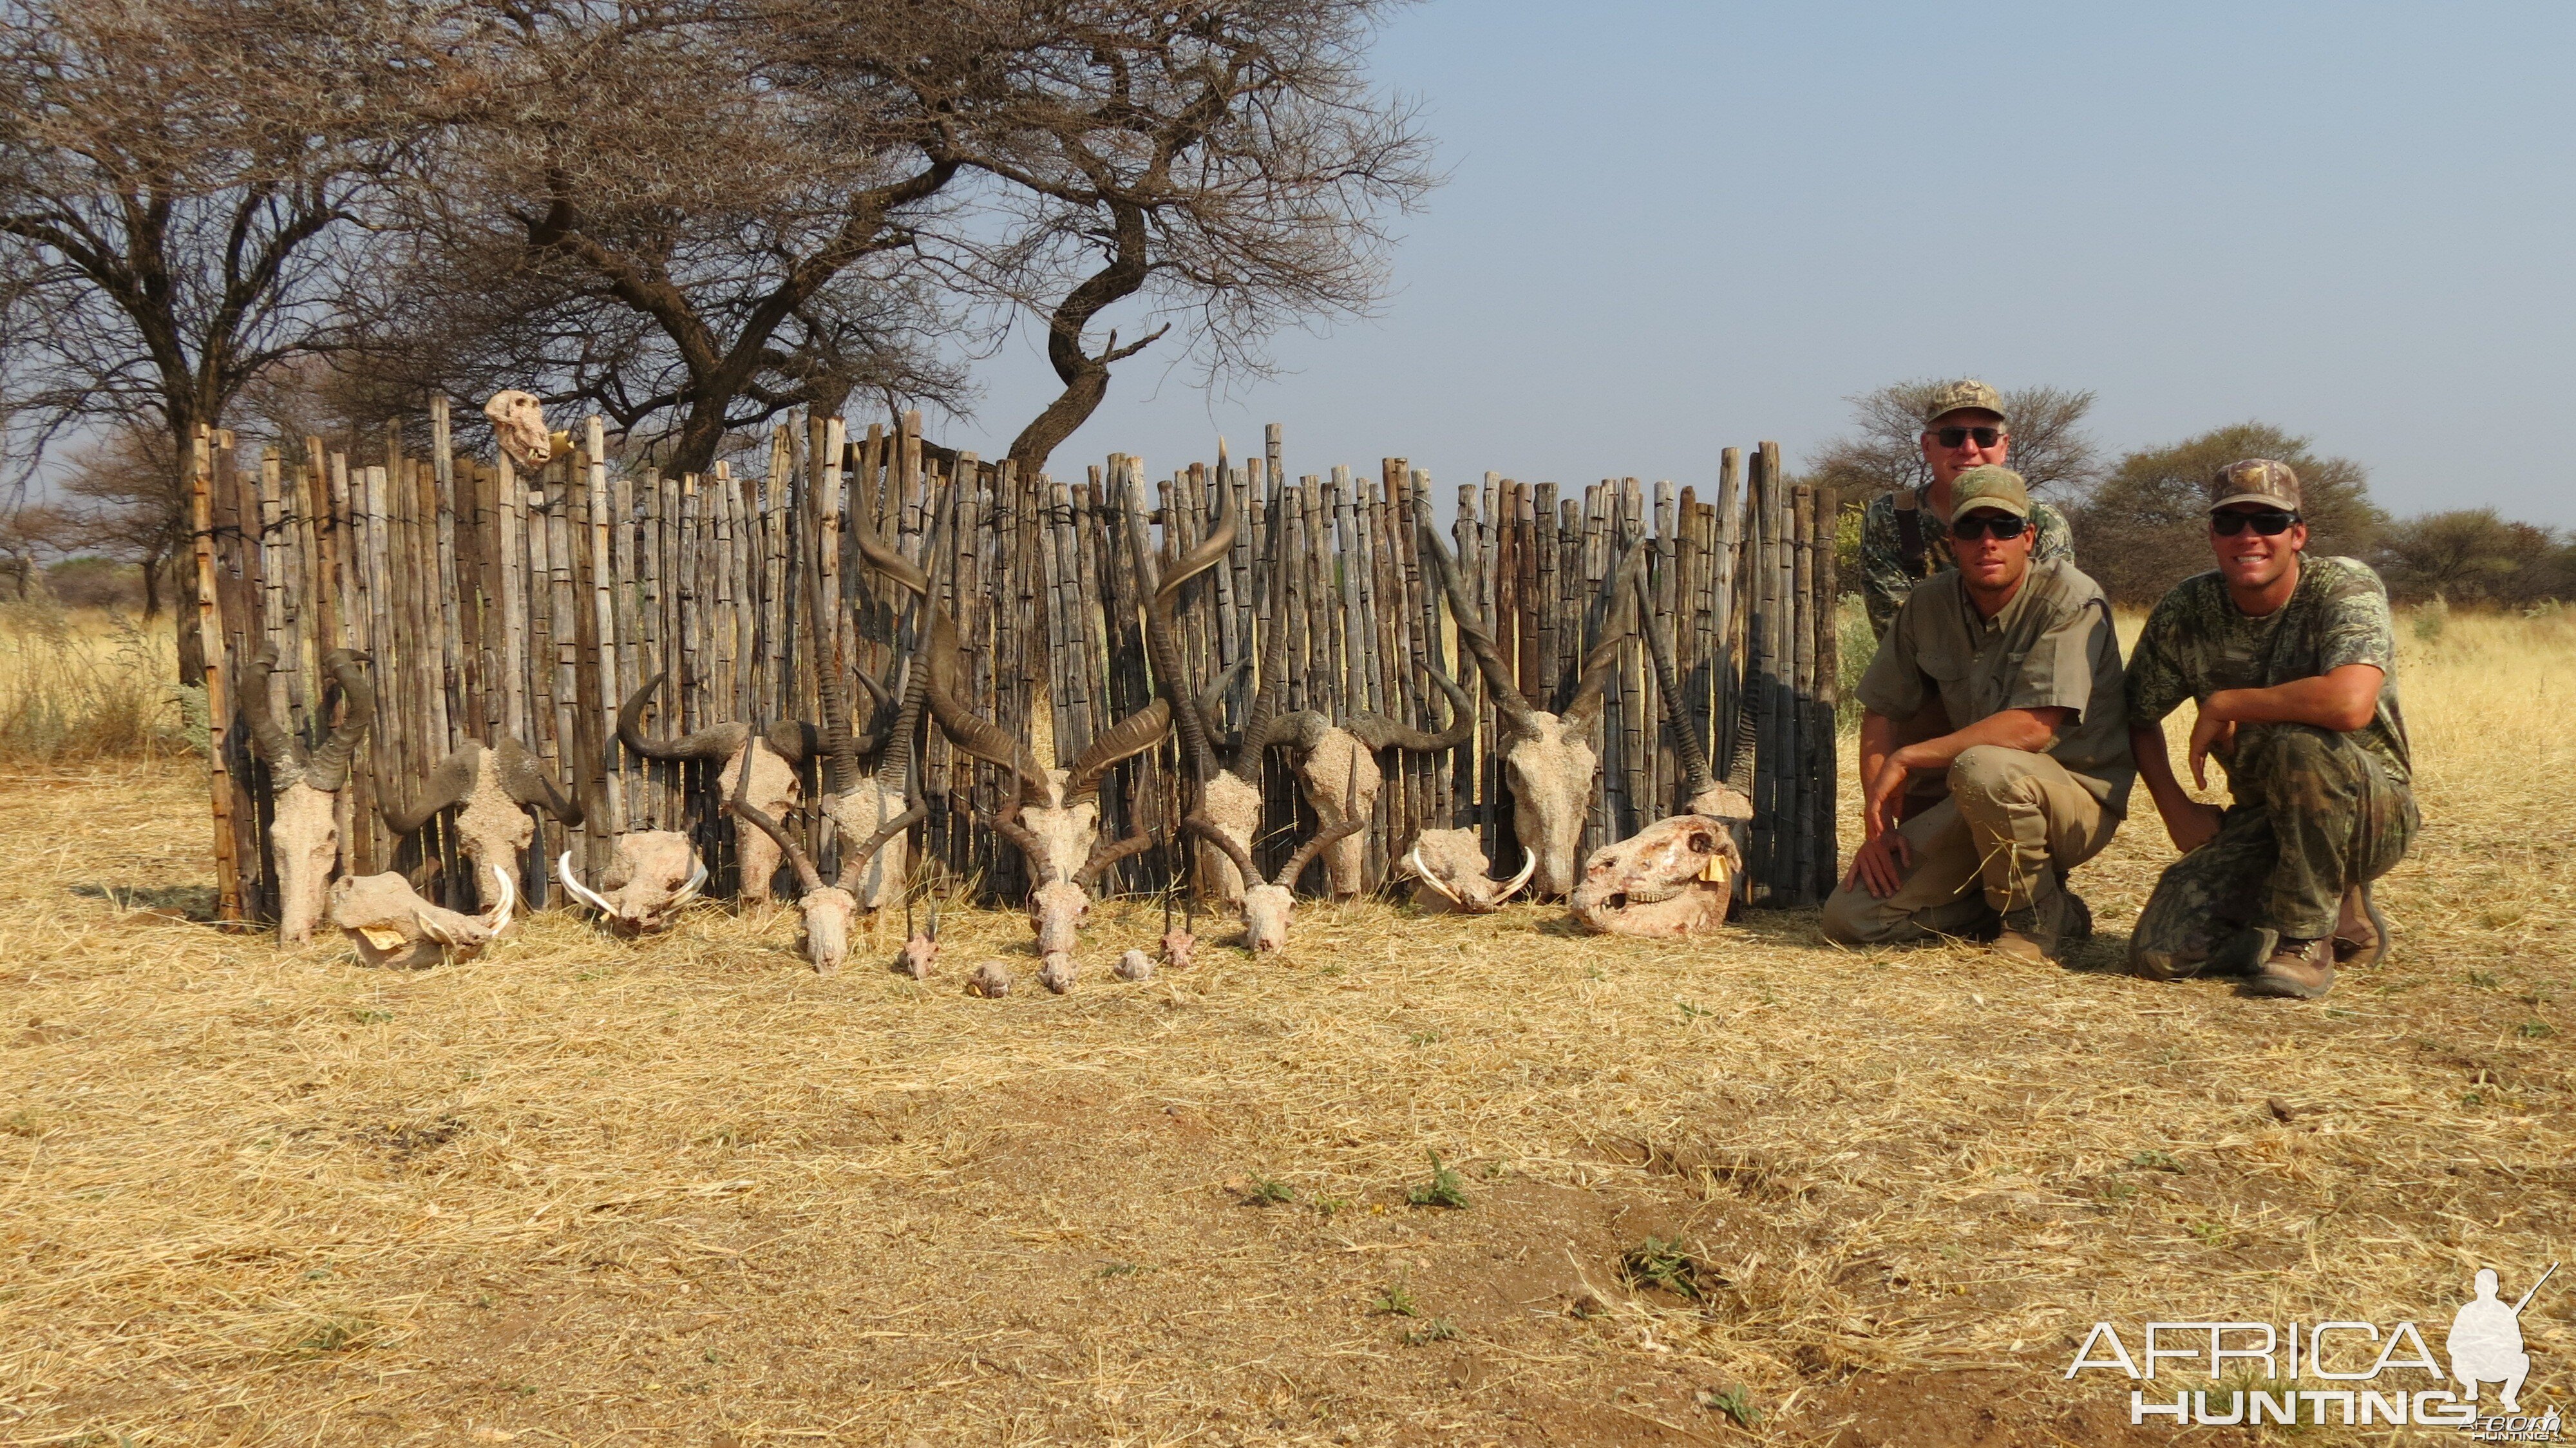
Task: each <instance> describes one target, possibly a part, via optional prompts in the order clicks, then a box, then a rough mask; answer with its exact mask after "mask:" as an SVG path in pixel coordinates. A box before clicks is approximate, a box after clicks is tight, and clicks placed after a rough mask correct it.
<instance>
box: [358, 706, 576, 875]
mask: <svg viewBox="0 0 2576 1448" xmlns="http://www.w3.org/2000/svg"><path fill="white" fill-rule="evenodd" d="M450 806H454V807H456V838H457V843H458V844H459V845H461V846H462V847H463V849H464V851H465V857H466V859H467V860H468V861H470V862H471V863H472V865H473V870H472V871H471V873H472V875H473V877H474V881H475V883H476V885H477V886H478V887H479V886H480V885H482V883H483V880H484V876H485V875H486V874H487V873H490V874H499V873H508V874H511V875H516V874H517V873H518V872H519V869H520V861H521V860H522V859H523V858H524V857H525V856H526V854H527V850H528V843H529V842H530V841H531V840H533V839H535V838H536V834H537V826H536V821H535V820H534V819H533V818H531V816H530V811H533V810H543V811H545V812H546V813H547V814H550V815H553V816H554V817H555V818H556V819H557V820H559V821H561V822H562V823H563V825H564V827H565V828H566V829H573V828H577V827H579V826H580V824H581V820H582V811H581V806H580V805H578V804H575V803H573V802H572V801H571V800H570V799H568V798H566V796H565V793H564V791H563V790H561V789H559V788H557V787H556V785H555V781H554V780H553V778H552V777H550V776H549V775H548V774H547V773H546V770H545V766H544V764H543V763H541V762H540V761H539V760H538V758H537V756H536V755H535V754H533V753H531V752H530V751H529V749H528V747H527V746H526V745H524V744H521V743H520V742H519V741H518V740H516V739H504V740H502V741H501V742H500V743H499V744H496V745H493V746H491V747H490V748H486V747H484V746H483V745H481V744H477V743H472V742H469V743H466V744H465V745H463V746H461V747H459V748H457V749H456V750H455V751H453V752H451V753H450V754H449V755H448V756H447V757H446V758H445V759H442V760H440V761H439V762H438V766H437V767H436V768H435V769H432V770H431V771H430V772H429V780H428V782H427V785H426V786H425V787H424V788H423V789H422V790H421V791H420V792H419V793H418V794H416V795H414V796H413V797H412V798H411V799H410V800H408V801H405V800H401V799H398V798H395V797H394V793H393V791H391V790H387V791H386V795H385V797H384V798H383V799H381V800H379V801H378V803H377V806H376V808H377V812H378V813H379V814H381V815H382V816H383V817H384V821H385V827H386V828H387V829H390V830H392V831H393V832H394V833H395V834H397V835H409V834H414V833H417V832H418V831H419V830H420V828H421V827H422V826H424V825H426V824H428V823H429V822H430V820H431V818H432V817H434V816H436V815H437V813H438V812H439V811H440V810H443V809H447V808H449V807H450ZM486 903H488V902H486Z"/></svg>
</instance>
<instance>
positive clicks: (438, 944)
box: [331, 866, 519, 970]
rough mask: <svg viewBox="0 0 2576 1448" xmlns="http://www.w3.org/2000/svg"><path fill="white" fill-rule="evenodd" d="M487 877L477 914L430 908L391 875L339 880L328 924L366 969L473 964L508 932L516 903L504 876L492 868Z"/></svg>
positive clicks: (333, 890) (403, 881) (333, 889)
mask: <svg viewBox="0 0 2576 1448" xmlns="http://www.w3.org/2000/svg"><path fill="white" fill-rule="evenodd" d="M491 874H492V892H491V897H490V901H489V903H488V904H486V905H485V906H484V908H483V913H482V914H480V915H467V914H463V913H462V912H459V911H455V910H447V909H442V908H441V907H439V906H436V905H432V904H430V903H429V902H428V901H426V900H423V899H422V898H420V896H419V895H418V894H416V893H415V892H414V891H413V890H412V888H411V882H410V881H409V880H406V879H404V878H403V877H402V876H401V875H399V874H396V873H394V872H393V871H391V870H388V871H386V872H385V873H383V874H381V875H343V876H341V877H340V878H339V879H338V880H335V881H333V882H332V884H331V923H332V924H334V925H336V926H338V927H340V929H341V930H343V931H345V932H347V934H348V936H349V939H351V940H352V941H354V942H356V943H357V947H358V955H359V957H360V958H361V959H363V960H365V961H366V963H367V964H369V965H383V966H392V967H394V968H395V969H398V970H410V969H416V968H419V967H423V966H432V965H436V964H438V963H439V962H440V961H443V960H444V961H465V960H472V959H473V958H474V957H476V956H478V955H481V954H482V953H483V951H484V948H485V947H486V946H489V945H490V944H491V943H492V942H493V941H495V940H498V939H499V938H500V937H501V932H502V931H504V930H507V929H509V928H510V911H511V909H512V907H513V906H515V905H516V904H517V903H518V899H519V893H518V890H517V889H516V888H515V887H513V886H512V885H511V884H510V874H509V872H508V871H506V870H503V869H500V868H498V867H497V866H496V867H494V868H493V870H492V872H491Z"/></svg>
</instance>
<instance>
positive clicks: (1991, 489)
mask: <svg viewBox="0 0 2576 1448" xmlns="http://www.w3.org/2000/svg"><path fill="white" fill-rule="evenodd" d="M1970 508H1992V509H1994V510H1995V511H1996V512H1998V513H2010V514H2012V515H2013V516H2014V517H2016V518H2027V517H2029V516H2030V488H2029V487H2028V486H2027V485H2026V484H2024V483H2023V482H2022V480H2021V474H2019V473H2017V472H2014V471H2013V470H2012V469H2010V468H1999V467H1996V466H1995V465H1994V464H1992V463H1987V464H1985V465H1983V466H1980V467H1973V468H1970V469H1968V470H1967V471H1966V472H1964V473H1961V474H1959V475H1958V476H1957V477H1955V478H1953V479H1951V480H1950V521H1951V522H1953V523H1956V522H1958V521H1959V520H1960V519H1961V518H1963V517H1965V516H1967V512H1968V510H1969V509H1970Z"/></svg>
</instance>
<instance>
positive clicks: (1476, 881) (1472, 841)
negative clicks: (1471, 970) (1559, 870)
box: [1404, 829, 1538, 915]
mask: <svg viewBox="0 0 2576 1448" xmlns="http://www.w3.org/2000/svg"><path fill="white" fill-rule="evenodd" d="M1404 867H1405V869H1406V870H1407V871H1409V872H1410V873H1411V874H1412V875H1413V878H1414V880H1415V882H1416V883H1415V885H1414V890H1413V903H1414V904H1416V905H1418V906H1420V907H1422V910H1423V911H1424V913H1426V914H1432V915H1445V914H1448V913H1449V912H1451V911H1456V912H1458V913H1460V914H1464V915H1490V914H1492V913H1493V912H1494V911H1496V910H1499V909H1501V908H1502V906H1503V902H1505V901H1507V900H1509V899H1511V898H1512V897H1513V896H1514V895H1517V894H1519V893H1520V889H1521V887H1522V886H1523V885H1526V884H1528V883H1529V878H1530V875H1531V874H1532V873H1533V872H1534V871H1536V870H1537V869H1538V856H1536V855H1533V854H1530V853H1528V852H1527V851H1523V852H1522V856H1521V872H1520V873H1519V874H1517V875H1514V876H1513V877H1512V878H1510V879H1508V880H1497V879H1495V878H1494V877H1493V876H1492V875H1491V874H1490V873H1488V872H1489V871H1490V870H1491V869H1492V868H1493V865H1492V862H1491V861H1489V860H1487V859H1486V858H1485V850H1484V847H1483V846H1482V845H1480V844H1478V843H1477V842H1476V832H1475V831H1474V830H1470V829H1455V830H1424V831H1423V832H1422V833H1420V834H1419V835H1416V836H1414V840H1413V848H1412V849H1410V850H1407V851H1406V852H1405V855H1404Z"/></svg>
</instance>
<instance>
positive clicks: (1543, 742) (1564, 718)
mask: <svg viewBox="0 0 2576 1448" xmlns="http://www.w3.org/2000/svg"><path fill="white" fill-rule="evenodd" d="M1421 528H1422V542H1423V552H1424V556H1425V557H1426V558H1428V559H1429V561H1430V563H1431V566H1432V569H1433V571H1434V572H1436V573H1437V574H1438V575H1439V577H1440V579H1441V581H1442V584H1443V586H1444V587H1445V588H1446V590H1447V592H1448V594H1449V613H1450V616H1451V617H1452V618H1453V619H1455V620H1456V621H1457V625H1458V638H1459V641H1460V642H1461V643H1463V644H1465V645H1466V647H1467V651H1468V652H1469V653H1470V654H1472V655H1474V657H1475V660H1476V667H1477V668H1478V669H1479V670H1481V671H1482V672H1483V673H1484V676H1485V692H1486V693H1487V694H1488V695H1489V696H1490V697H1491V698H1492V699H1493V701H1494V709H1495V712H1496V713H1497V714H1499V715H1500V716H1501V722H1502V726H1503V730H1502V732H1503V740H1502V754H1503V770H1504V773H1505V774H1506V775H1508V776H1509V777H1510V779H1511V789H1512V833H1513V834H1514V835H1516V836H1518V837H1519V839H1520V844H1521V848H1522V849H1524V850H1526V851H1528V852H1529V854H1530V855H1531V857H1532V858H1534V859H1535V860H1536V861H1537V862H1538V869H1537V874H1536V876H1535V879H1536V884H1535V886H1534V888H1535V889H1536V891H1537V893H1539V894H1540V895H1543V896H1549V897H1558V896H1563V895H1564V894H1566V893H1567V892H1568V891H1570V890H1572V889H1573V888H1574V883H1575V851H1576V850H1577V849H1578V848H1580V846H1581V845H1582V843H1583V822H1584V818H1585V816H1586V815H1587V814H1589V813H1590V811H1591V807H1592V791H1593V787H1594V784H1595V782H1596V776H1597V775H1598V774H1599V772H1600V768H1601V756H1600V754H1599V753H1598V752H1597V751H1595V750H1594V748H1593V746H1592V737H1591V736H1592V729H1593V726H1594V725H1595V724H1596V723H1598V722H1599V721H1600V717H1601V700H1602V691H1603V690H1604V689H1605V688H1606V687H1607V686H1608V684H1609V682H1610V673H1611V670H1612V669H1614V668H1615V667H1617V665H1618V662H1619V647H1620V645H1621V644H1622V643H1623V642H1625V640H1626V637H1627V633H1628V627H1629V623H1628V610H1629V608H1630V606H1631V605H1632V604H1633V603H1634V601H1635V598H1634V596H1635V591H1636V585H1637V579H1638V578H1639V576H1640V575H1641V574H1642V573H1643V572H1644V569H1645V566H1646V551H1647V550H1646V548H1645V546H1644V545H1643V543H1638V544H1632V545H1631V546H1630V547H1629V548H1628V550H1627V556H1626V557H1625V558H1623V559H1621V560H1620V562H1619V563H1618V564H1617V566H1615V567H1613V568H1612V569H1611V570H1610V576H1609V578H1608V579H1607V580H1606V581H1605V582H1604V583H1603V585H1602V591H1601V596H1600V599H1599V600H1598V601H1597V603H1596V608H1597V610H1598V611H1599V612H1600V613H1601V614H1602V618H1601V621H1600V624H1599V626H1598V629H1597V631H1596V632H1595V634H1594V636H1593V643H1592V650H1591V652H1589V653H1587V654H1585V655H1584V656H1583V667H1582V669H1581V671H1580V672H1578V673H1577V675H1576V676H1575V681H1574V689H1573V693H1572V696H1571V697H1570V698H1568V699H1567V700H1566V704H1565V708H1564V710H1563V712H1561V713H1553V714H1552V713H1549V712H1548V711H1546V710H1544V709H1534V708H1532V707H1530V704H1529V702H1528V701H1527V700H1525V699H1523V698H1522V697H1521V690H1520V683H1519V681H1518V680H1517V679H1516V678H1515V677H1514V676H1513V671H1512V666H1511V665H1510V664H1508V663H1505V662H1504V661H1503V657H1502V654H1501V653H1500V652H1499V651H1498V650H1497V649H1496V648H1495V646H1494V636H1493V634H1492V633H1490V632H1488V631H1487V629H1486V627H1485V620H1484V618H1483V616H1482V615H1480V614H1479V613H1478V612H1477V611H1476V606H1475V603H1474V601H1473V600H1471V599H1469V598H1468V596H1467V591H1466V586H1465V583H1464V581H1463V580H1461V579H1460V578H1459V576H1458V567H1457V563H1456V561H1455V560H1453V559H1452V558H1451V557H1450V556H1449V549H1448V546H1447V545H1446V544H1444V543H1442V542H1441V541H1440V534H1439V531H1438V530H1437V529H1434V528H1433V527H1432V526H1431V524H1430V523H1429V522H1428V521H1425V522H1423V524H1422V525H1421ZM1453 887H1454V882H1453ZM1466 893H1467V892H1465V891H1463V890H1460V891H1457V896H1458V897H1463V896H1464V895H1465V894H1466Z"/></svg>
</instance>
